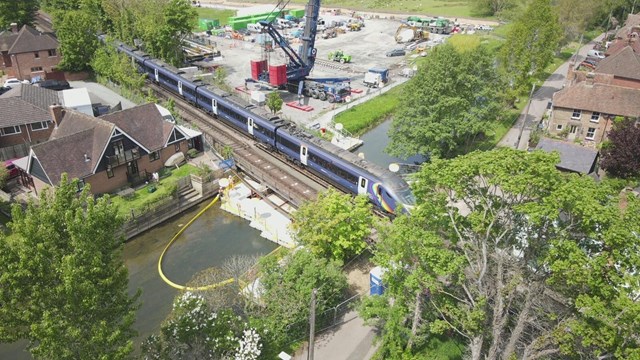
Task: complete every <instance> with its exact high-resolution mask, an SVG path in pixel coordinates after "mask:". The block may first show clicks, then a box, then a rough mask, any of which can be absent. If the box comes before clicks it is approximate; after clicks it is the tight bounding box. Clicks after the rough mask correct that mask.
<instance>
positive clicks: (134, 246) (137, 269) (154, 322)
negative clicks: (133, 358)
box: [0, 203, 277, 360]
mask: <svg viewBox="0 0 640 360" xmlns="http://www.w3.org/2000/svg"><path fill="white" fill-rule="evenodd" d="M205 204H206V203H203V204H201V205H199V206H198V207H195V208H193V209H191V210H189V211H186V212H185V213H183V214H182V215H180V216H177V217H174V218H173V219H171V220H170V221H167V222H165V223H163V224H162V225H160V226H157V227H155V228H153V229H151V230H150V231H148V232H146V233H144V234H142V235H139V236H137V237H135V238H133V239H132V240H131V241H129V242H128V243H127V244H125V248H124V258H125V263H126V265H127V268H128V269H129V292H130V293H131V294H133V293H135V292H136V291H137V289H141V290H142V294H141V296H140V304H141V307H140V309H138V313H137V318H136V323H135V325H134V327H135V329H136V330H137V331H138V333H139V336H138V338H137V339H136V341H135V342H136V347H138V345H139V343H140V341H141V340H143V339H145V338H147V337H148V336H149V335H151V334H152V333H154V332H155V331H157V330H158V329H159V327H160V324H161V322H162V321H163V320H164V319H165V318H166V316H167V315H168V314H169V312H170V310H171V304H172V303H173V298H174V297H175V296H176V295H177V294H178V290H176V289H173V288H172V287H170V286H169V285H167V284H165V283H164V281H163V280H162V279H161V278H160V276H159V275H158V271H157V264H158V258H159V257H160V254H161V252H162V250H163V249H164V247H165V246H166V244H167V243H168V242H169V240H171V238H172V237H173V235H174V234H175V233H176V232H177V231H178V230H179V229H180V226H182V225H183V224H186V223H187V222H188V221H189V220H190V219H191V218H192V217H193V216H194V215H195V214H197V212H198V211H200V209H202V208H203V207H204V206H205ZM276 247H277V245H276V244H274V243H272V242H270V241H268V240H265V239H263V238H261V237H260V232H259V231H258V230H256V229H253V228H251V227H250V226H249V222H248V221H246V220H244V219H241V218H239V217H236V216H233V215H231V214H229V213H227V212H225V211H223V210H221V209H220V208H219V205H214V206H213V207H212V208H211V209H209V210H207V211H206V212H205V213H204V214H203V215H202V216H201V217H200V218H198V219H197V220H196V221H194V223H193V224H192V225H191V226H190V227H189V229H187V230H185V232H184V233H183V234H182V236H181V238H180V239H178V240H177V241H176V242H175V243H174V245H173V246H172V247H171V249H170V250H169V251H168V252H167V254H165V257H164V266H163V269H164V273H165V275H166V276H167V277H168V278H169V279H171V280H172V281H173V282H175V283H178V284H184V283H186V282H187V281H189V279H191V277H192V276H193V275H194V274H196V273H197V272H199V271H201V270H204V269H206V268H209V267H214V266H219V265H221V264H222V263H223V262H224V260H225V259H226V258H227V257H230V256H233V255H257V254H267V253H269V252H271V251H273V250H274V249H275V248H276ZM25 345H26V343H25V342H18V343H13V344H0V359H11V360H22V359H25V360H28V359H31V356H30V354H29V353H27V352H25V351H23V349H24V347H25Z"/></svg>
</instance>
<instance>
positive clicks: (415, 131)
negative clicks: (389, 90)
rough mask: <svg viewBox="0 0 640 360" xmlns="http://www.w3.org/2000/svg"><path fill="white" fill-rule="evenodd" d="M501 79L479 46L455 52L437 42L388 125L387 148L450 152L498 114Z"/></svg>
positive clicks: (500, 110) (397, 153)
mask: <svg viewBox="0 0 640 360" xmlns="http://www.w3.org/2000/svg"><path fill="white" fill-rule="evenodd" d="M500 89H501V80H500V77H499V76H498V73H497V71H496V69H495V66H494V60H493V57H492V56H491V54H490V53H489V52H488V50H487V49H486V48H485V47H484V46H482V45H481V46H479V47H477V48H475V49H473V50H471V51H466V52H458V51H456V49H455V48H454V47H453V46H451V45H448V44H445V45H442V46H438V47H437V48H435V49H434V50H433V51H432V52H431V53H430V54H429V56H427V58H426V61H425V63H424V65H423V66H421V67H420V68H419V69H418V73H417V74H416V76H414V77H413V78H412V79H411V80H410V82H409V83H408V84H407V86H406V87H405V88H404V90H403V92H404V96H403V97H402V99H401V102H400V106H399V109H400V110H399V111H398V112H397V115H396V117H395V118H394V121H393V123H392V125H391V130H390V132H389V137H390V138H391V142H390V143H389V147H388V148H387V150H388V151H389V153H390V154H392V155H395V156H400V157H409V156H413V155H416V154H420V155H433V156H439V157H451V156H454V155H456V154H457V153H459V152H463V151H464V150H460V147H462V146H466V147H469V146H470V145H472V144H473V143H474V141H475V140H476V139H479V138H482V135H483V134H484V133H485V132H487V131H489V130H490V129H491V128H492V127H493V126H494V124H495V123H497V121H499V120H500V117H501V114H502V113H503V109H504V105H503V101H502V100H501V98H500V96H499V90H500Z"/></svg>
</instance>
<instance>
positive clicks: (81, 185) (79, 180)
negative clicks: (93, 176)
mask: <svg viewBox="0 0 640 360" xmlns="http://www.w3.org/2000/svg"><path fill="white" fill-rule="evenodd" d="M84 185H85V184H84V180H83V179H78V192H80V191H82V189H84Z"/></svg>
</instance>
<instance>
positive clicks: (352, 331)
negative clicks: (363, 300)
mask: <svg viewBox="0 0 640 360" xmlns="http://www.w3.org/2000/svg"><path fill="white" fill-rule="evenodd" d="M343 321H344V322H343V323H342V325H340V326H338V327H336V328H333V329H331V330H327V331H325V332H324V333H322V334H320V335H317V336H316V340H315V342H316V346H315V350H314V357H313V358H314V360H368V359H371V357H373V355H374V353H375V352H376V350H377V347H376V346H374V345H373V338H374V336H375V332H374V329H373V328H372V327H370V326H367V325H365V324H364V321H363V320H362V319H361V318H360V317H358V314H357V312H355V311H351V312H348V313H347V314H345V316H344V320H343ZM307 355H308V354H307V349H305V351H304V352H303V353H302V354H299V355H296V356H295V357H293V360H307Z"/></svg>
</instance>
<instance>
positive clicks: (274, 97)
mask: <svg viewBox="0 0 640 360" xmlns="http://www.w3.org/2000/svg"><path fill="white" fill-rule="evenodd" d="M283 103H284V101H282V98H281V97H280V94H278V92H277V91H272V92H270V93H269V95H267V107H268V108H269V110H271V112H273V113H274V114H275V113H277V112H278V111H280V110H281V109H282V104H283Z"/></svg>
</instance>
